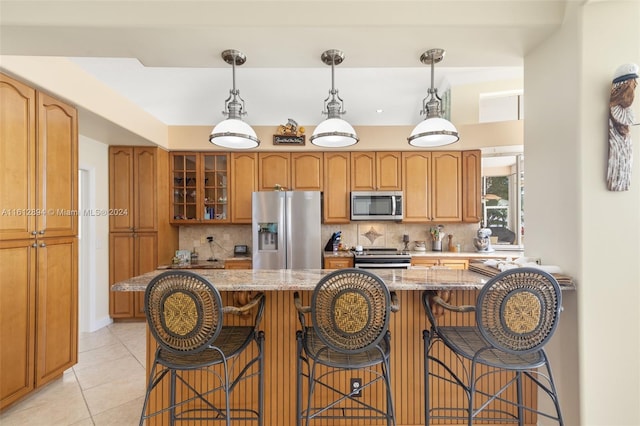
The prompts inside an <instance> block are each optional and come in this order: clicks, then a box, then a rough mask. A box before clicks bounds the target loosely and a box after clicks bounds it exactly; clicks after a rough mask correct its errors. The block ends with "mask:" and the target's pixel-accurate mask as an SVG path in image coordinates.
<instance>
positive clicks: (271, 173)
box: [258, 152, 291, 191]
mask: <svg viewBox="0 0 640 426" xmlns="http://www.w3.org/2000/svg"><path fill="white" fill-rule="evenodd" d="M258 161H259V166H258V171H259V173H260V174H259V178H258V190H259V191H273V189H274V188H275V187H276V186H277V185H280V187H282V188H283V189H289V188H291V174H290V173H291V172H290V162H291V155H290V153H288V152H285V153H275V152H261V153H259V154H258Z"/></svg>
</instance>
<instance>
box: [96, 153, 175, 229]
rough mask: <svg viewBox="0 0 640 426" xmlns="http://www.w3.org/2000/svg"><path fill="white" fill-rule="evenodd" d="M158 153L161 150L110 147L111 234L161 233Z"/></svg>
mask: <svg viewBox="0 0 640 426" xmlns="http://www.w3.org/2000/svg"><path fill="white" fill-rule="evenodd" d="M156 154H157V148H152V147H132V146H113V147H110V148H109V156H110V158H109V177H110V181H109V209H110V210H111V212H112V214H111V215H109V229H110V231H111V232H132V231H136V232H145V231H146V232H153V231H157V230H158V214H157V211H158V203H157V195H158V189H157V186H158V180H159V179H158V173H157V169H158V166H157V161H156ZM165 164H166V161H165ZM165 173H166V172H165ZM165 178H166V174H165ZM163 195H164V194H163Z"/></svg>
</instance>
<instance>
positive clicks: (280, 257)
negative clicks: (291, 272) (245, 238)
mask: <svg viewBox="0 0 640 426" xmlns="http://www.w3.org/2000/svg"><path fill="white" fill-rule="evenodd" d="M252 203H253V207H252V210H253V211H252V222H253V225H252V226H253V229H252V231H251V232H252V234H253V269H320V268H321V262H322V241H321V240H320V220H321V211H320V210H321V206H320V192H318V191H260V192H254V193H253V198H252Z"/></svg>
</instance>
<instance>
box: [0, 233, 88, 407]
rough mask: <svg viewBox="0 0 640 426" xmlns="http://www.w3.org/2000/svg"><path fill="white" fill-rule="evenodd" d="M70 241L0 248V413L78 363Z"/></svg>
mask: <svg viewBox="0 0 640 426" xmlns="http://www.w3.org/2000/svg"><path fill="white" fill-rule="evenodd" d="M77 253H78V245H77V239H76V238H75V237H55V238H42V239H38V240H31V241H29V240H12V241H2V242H0V276H2V286H0V341H2V345H0V368H1V369H2V376H1V384H2V386H0V392H1V394H0V400H1V402H0V409H4V408H5V407H7V406H9V405H10V404H12V403H14V402H16V401H18V400H20V399H21V398H22V397H24V396H26V395H28V394H29V393H30V392H31V391H32V390H34V389H36V388H38V387H40V386H42V385H44V384H45V383H48V382H50V381H51V380H53V379H56V378H58V377H60V376H61V375H62V373H63V372H64V371H65V370H66V369H68V368H70V367H71V366H73V365H74V364H76V363H77V362H78V265H77V259H78V256H77Z"/></svg>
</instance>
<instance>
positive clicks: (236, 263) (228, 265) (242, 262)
mask: <svg viewBox="0 0 640 426" xmlns="http://www.w3.org/2000/svg"><path fill="white" fill-rule="evenodd" d="M252 265H253V263H252V261H251V259H225V260H224V269H251V267H252Z"/></svg>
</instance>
